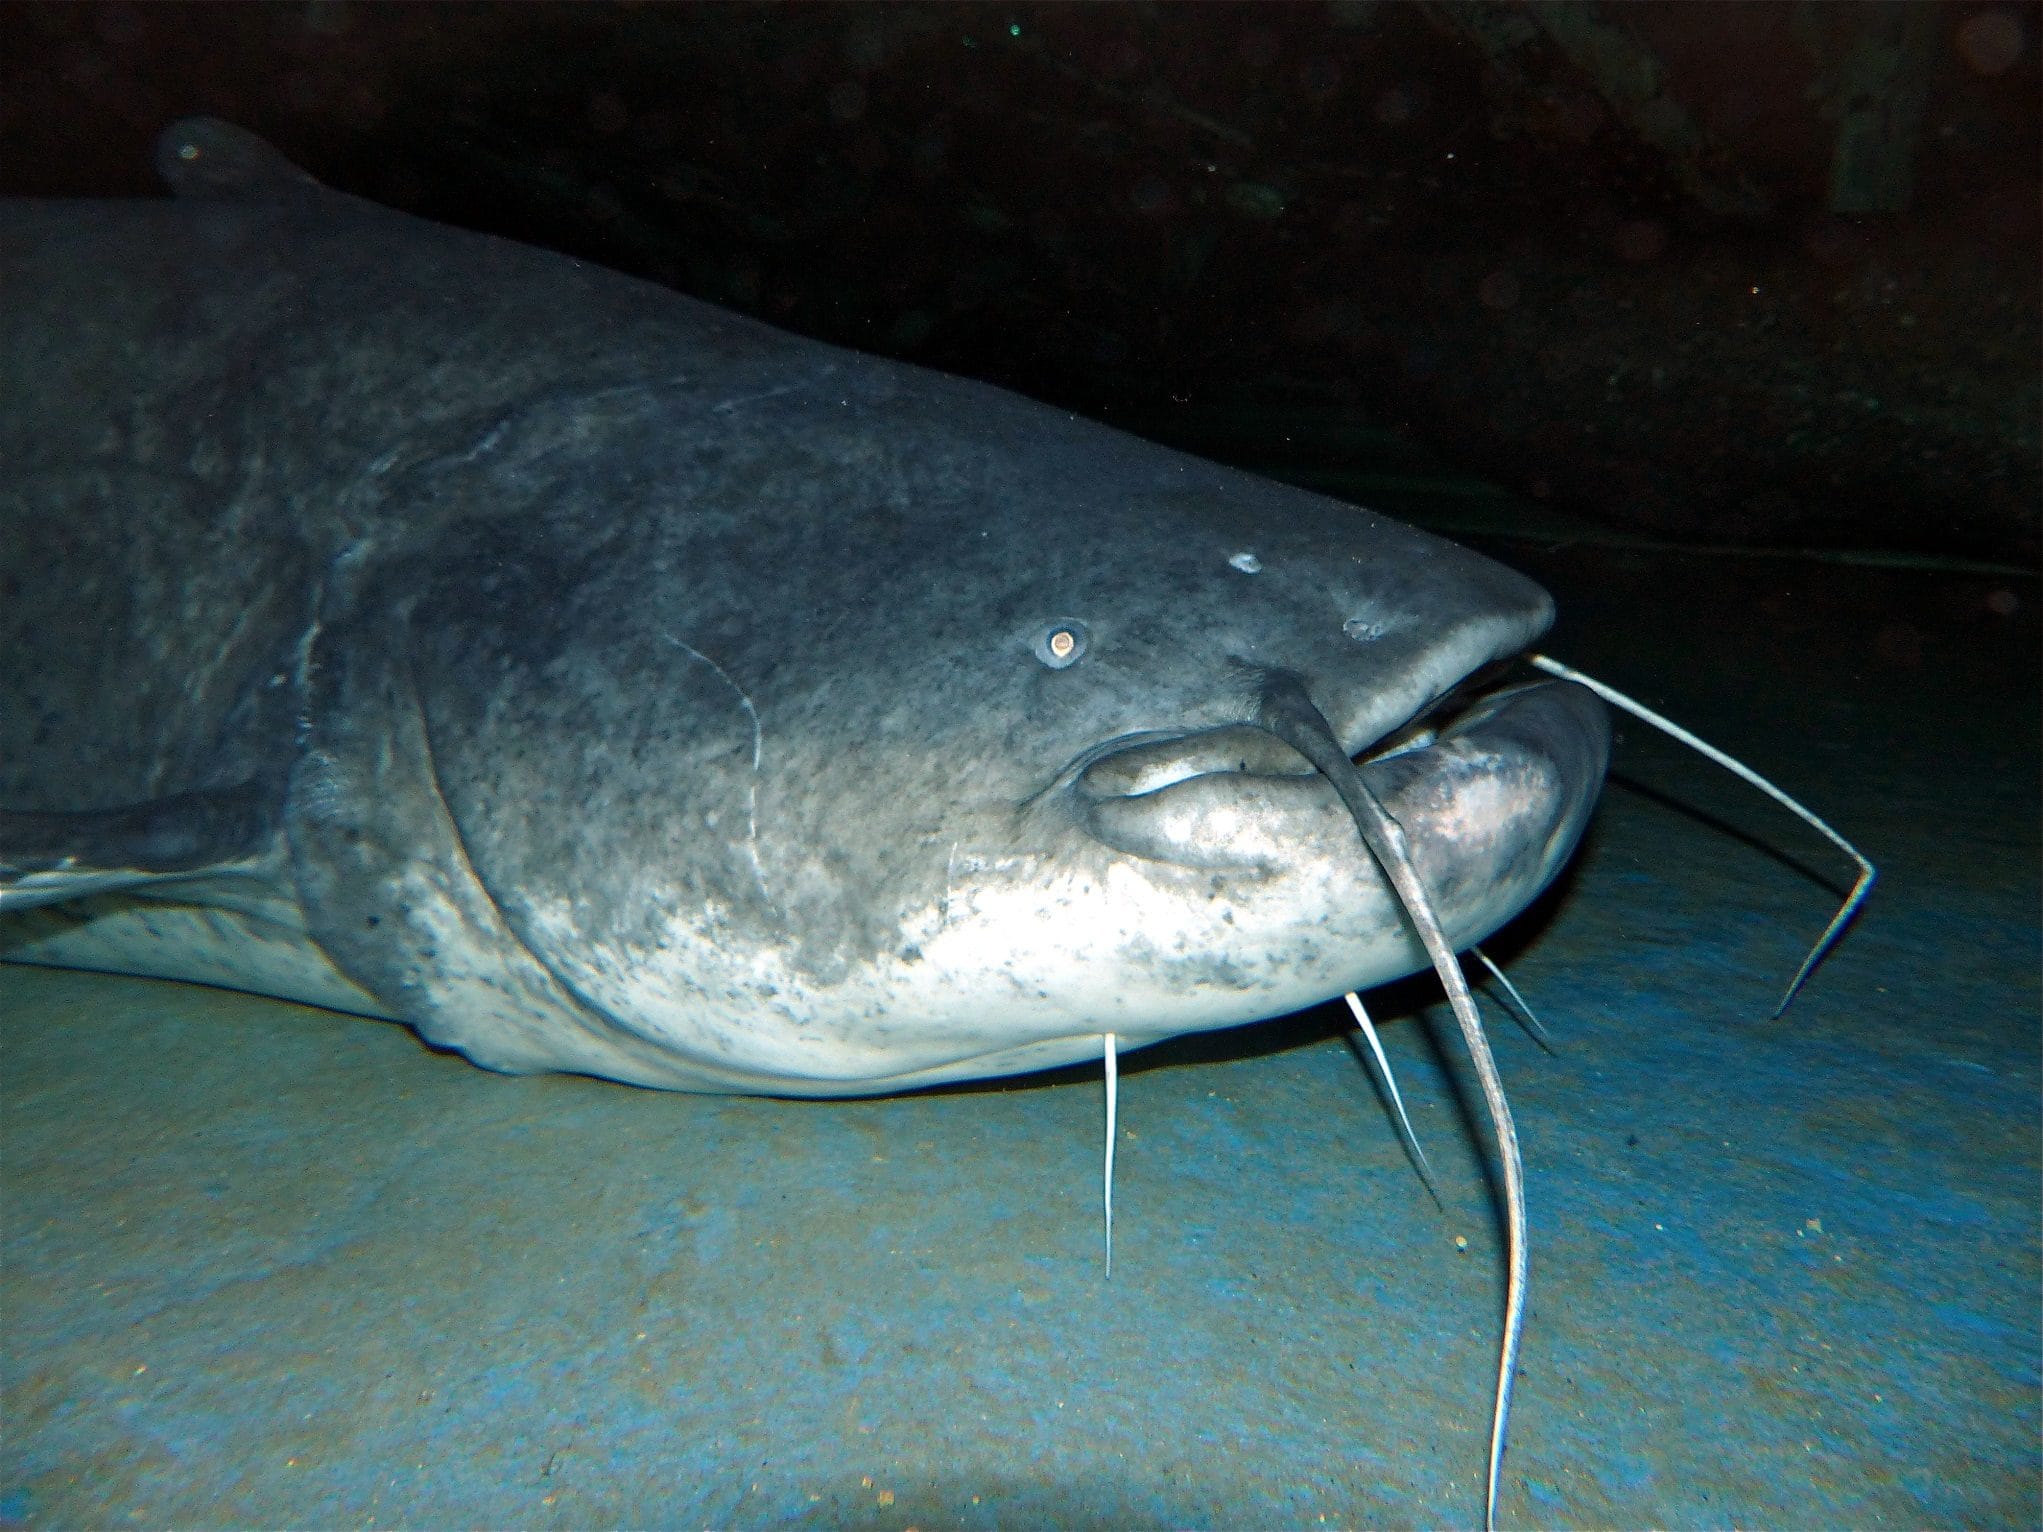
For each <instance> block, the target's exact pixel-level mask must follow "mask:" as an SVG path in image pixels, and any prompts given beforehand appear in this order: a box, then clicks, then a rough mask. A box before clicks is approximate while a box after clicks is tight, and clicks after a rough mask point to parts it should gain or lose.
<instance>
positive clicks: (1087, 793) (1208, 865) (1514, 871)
mask: <svg viewBox="0 0 2043 1532" xmlns="http://www.w3.org/2000/svg"><path fill="white" fill-rule="evenodd" d="M1510 668H1511V665H1510V662H1509V661H1504V662H1499V663H1497V664H1494V665H1490V666H1486V667H1484V668H1483V669H1482V670H1479V671H1477V672H1475V673H1473V674H1472V675H1470V676H1469V677H1468V678H1466V679H1465V680H1464V681H1462V682H1461V683H1460V684H1459V685H1457V686H1455V687H1454V688H1453V689H1452V690H1450V691H1449V692H1447V693H1446V694H1444V695H1443V696H1441V697H1439V698H1438V699H1436V700H1435V701H1434V702H1433V703H1432V704H1431V705H1429V706H1428V707H1427V708H1426V709H1425V710H1424V711H1422V712H1421V713H1419V714H1418V715H1416V716H1415V717H1413V718H1411V719H1409V720H1408V721H1406V722H1405V723H1404V724H1402V725H1401V726H1399V727H1398V728H1396V729H1394V730H1392V731H1391V732H1390V733H1388V734H1385V735H1382V736H1380V737H1378V738H1375V739H1371V740H1364V741H1351V740H1341V741H1339V742H1338V743H1339V745H1340V748H1341V749H1342V750H1343V752H1344V753H1346V755H1347V756H1348V758H1349V760H1350V761H1351V762H1352V763H1353V764H1354V765H1355V767H1356V768H1357V769H1358V770H1359V772H1360V774H1361V776H1362V780H1363V781H1364V782H1365V783H1366V784H1367V786H1368V788H1369V790H1370V792H1372V793H1373V794H1374V795H1375V796H1376V797H1377V798H1378V799H1380V800H1381V801H1382V802H1383V804H1384V807H1385V808H1386V809H1388V810H1389V811H1390V812H1391V813H1392V814H1393V815H1394V816H1395V817H1396V818H1398V819H1399V820H1400V821H1401V822H1403V823H1404V824H1405V827H1406V829H1407V830H1408V831H1409V833H1410V835H1411V837H1412V840H1413V843H1414V849H1415V851H1416V852H1418V853H1419V856H1420V860H1421V861H1422V862H1428V861H1430V862H1433V863H1435V864H1437V865H1436V867H1435V869H1434V870H1435V873H1436V875H1437V876H1438V877H1439V878H1440V880H1441V881H1442V882H1443V883H1449V884H1462V883H1465V882H1467V881H1468V880H1470V879H1475V878H1484V877H1487V878H1488V879H1491V880H1495V879H1498V878H1506V877H1507V875H1509V878H1508V880H1510V881H1520V880H1522V878H1523V875H1524V874H1526V873H1528V872H1530V871H1531V870H1532V869H1531V868H1530V867H1528V866H1527V865H1526V864H1527V863H1528V862H1532V863H1536V864H1537V865H1538V868H1539V873H1538V877H1539V881H1540V882H1541V883H1544V881H1545V878H1546V877H1547V876H1550V875H1551V874H1552V872H1553V871H1555V870H1557V869H1558V867H1559V864H1560V862H1561V861H1563V860H1565V858H1566V855H1567V853H1568V852H1569V851H1571V850H1572V849H1573V846H1574V843H1575V840H1576V838H1577V837H1578V836H1579V833H1580V831H1581V828H1582V826H1583V824H1584V823H1585V822H1586V821H1587V818H1588V813H1589V810H1590V808H1591V807H1593V805H1594V802H1595V798H1596V793H1597V790H1598V788H1599V787H1600V786H1601V783H1602V779H1603V770H1604V765H1605V761H1606V757H1607V754H1608V749H1609V725H1608V723H1607V721H1606V718H1605V715H1604V712H1603V707H1602V704H1601V703H1599V702H1598V701H1597V700H1596V699H1595V698H1594V697H1593V696H1591V695H1590V694H1589V693H1588V692H1587V691H1585V690H1584V689H1582V688H1581V687H1578V686H1575V685H1572V684H1571V683H1568V682H1556V681H1533V682H1529V683H1518V684H1509V683H1508V682H1507V681H1506V679H1505V678H1506V677H1507V676H1508V672H1509V670H1510ZM1070 783H1071V790H1072V792H1073V794H1074V796H1075V798H1076V800H1077V802H1078V804H1079V805H1080V814H1081V818H1082V821H1083V823H1084V825H1085V828H1086V829H1087V831H1088V832H1089V833H1090V834H1091V835H1092V836H1093V837H1094V838H1095V839H1096V840H1098V841H1100V842H1101V843H1102V844H1104V845H1106V846H1109V847H1111V848H1113V849H1115V850H1117V851H1123V852H1128V853H1131V854H1133V855H1136V856H1140V857H1143V858H1146V859H1149V860H1152V861H1158V862H1165V863H1173V864H1176V865H1179V866H1184V867H1191V868H1201V869H1209V870H1216V871H1217V870H1224V869H1225V870H1239V871H1243V872H1256V871H1261V872H1267V873H1274V872H1278V871H1281V870H1284V869H1285V868H1288V867H1294V866H1299V865H1302V864H1304V863H1307V862H1310V861H1313V860H1315V859H1316V857H1315V853H1316V852H1331V853H1333V854H1337V855H1341V856H1344V857H1347V858H1350V859H1352V858H1354V857H1356V856H1365V858H1366V854H1365V853H1363V852H1362V850H1361V847H1359V846H1357V845H1356V844H1355V841H1354V836H1355V829H1354V827H1353V824H1352V823H1351V821H1350V818H1349V814H1348V812H1347V810H1346V809H1344V808H1342V807H1341V805H1340V804H1339V802H1338V801H1337V799H1336V797H1335V794H1334V791H1333V790H1332V788H1331V787H1330V785H1329V782H1328V779H1327V777H1326V776H1325V774H1324V773H1322V772H1321V771H1320V770H1318V769H1317V768H1316V767H1315V766H1314V765H1313V764H1312V762H1311V761H1309V760H1307V759H1306V758H1305V756H1304V755H1302V754H1301V753H1300V752H1299V751H1298V750H1297V749H1295V748H1294V747H1293V746H1292V745H1290V744H1288V743H1286V742H1285V741H1284V740H1283V739H1280V738H1279V737H1278V736H1277V735H1276V734H1275V733H1273V732H1271V730H1270V729H1268V728H1266V727H1264V726H1263V725H1261V724H1250V723H1241V724H1226V725H1222V726H1220V727H1217V728H1211V729H1203V730H1197V731H1193V732H1190V733H1186V734H1181V735H1162V736H1159V735H1146V736H1140V737H1137V738H1135V739H1133V740H1130V741H1128V742H1126V743H1109V744H1108V745H1106V746H1104V747H1102V748H1101V749H1099V750H1096V751H1095V752H1093V753H1092V754H1091V756H1090V758H1089V759H1087V760H1086V761H1084V762H1083V763H1082V764H1080V765H1079V766H1078V767H1077V769H1076V771H1075V773H1074V774H1073V775H1072V776H1071V778H1070ZM1534 891H1536V890H1534ZM1443 892H1444V889H1443ZM1527 897H1530V895H1529V894H1528V895H1527Z"/></svg>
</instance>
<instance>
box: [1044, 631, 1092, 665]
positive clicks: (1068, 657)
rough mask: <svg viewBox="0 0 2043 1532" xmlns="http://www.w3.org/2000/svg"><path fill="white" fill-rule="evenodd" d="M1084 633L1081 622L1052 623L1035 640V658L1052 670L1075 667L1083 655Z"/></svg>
mask: <svg viewBox="0 0 2043 1532" xmlns="http://www.w3.org/2000/svg"><path fill="white" fill-rule="evenodd" d="M1085 641H1086V631H1085V624H1084V623H1082V622H1053V623H1051V624H1050V626H1049V627H1047V628H1045V629H1043V631H1042V633H1041V635H1040V636H1039V637H1038V638H1037V639H1036V658H1037V659H1039V660H1041V661H1042V662H1043V663H1044V664H1045V665H1048V666H1049V667H1050V668H1051V669H1052V670H1063V669H1064V668H1065V667H1066V666H1069V665H1075V664H1077V663H1078V661H1079V657H1080V656H1082V655H1083V654H1084V653H1085Z"/></svg>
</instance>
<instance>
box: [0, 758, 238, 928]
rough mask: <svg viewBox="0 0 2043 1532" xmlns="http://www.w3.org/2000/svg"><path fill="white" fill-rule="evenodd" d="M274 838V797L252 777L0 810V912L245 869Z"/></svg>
mask: <svg viewBox="0 0 2043 1532" xmlns="http://www.w3.org/2000/svg"><path fill="white" fill-rule="evenodd" d="M274 841H275V795H274V793H273V792H272V791H271V790H270V789H268V788H266V787H265V786H263V785H262V784H260V783H257V782H244V783H242V784H241V785H240V786H239V787H230V788H222V789H218V790H213V791H205V792H190V793H176V794H173V795H172V796H170V797H167V798H154V799H151V800H149V801H148V802H146V803H134V804H129V805H126V806H124V807H122V808H114V809H91V810H86V811H84V812H80V813H70V814H52V813H35V812H18V811H10V810H0V910H18V909H28V908H30V907H32V906H34V905H39V904H55V903H58V902H59V901H62V900H66V899H76V898H79V897H81V896H83V895H86V894H97V893H105V892H108V891H110V890H116V889H125V888H135V887H138V886H141V885H143V884H149V883H159V882H170V881H177V880H181V879H189V878H195V877H203V876H206V875H209V874H215V873H219V872H224V871H231V870H234V869H235V868H237V867H247V866H250V865H252V864H254V863H255V862H257V861H259V860H260V859H261V858H262V857H263V856H264V854H265V853H266V852H267V851H268V850H269V848H270V847H271V846H272V844H273V843H274Z"/></svg>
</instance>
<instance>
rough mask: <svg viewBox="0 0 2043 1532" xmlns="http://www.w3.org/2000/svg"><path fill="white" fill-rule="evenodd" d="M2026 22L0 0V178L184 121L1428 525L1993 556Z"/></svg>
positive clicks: (2035, 110)
mask: <svg viewBox="0 0 2043 1532" xmlns="http://www.w3.org/2000/svg"><path fill="white" fill-rule="evenodd" d="M2039 33H2043V10H2039V9H2038V8H2036V7H2033V6H2020V5H1971V4H1949V5H1943V4H1923V5H1887V4H1856V5H1833V4H1806V3H1761V4H1748V5H1738V6H1725V5H1717V4H1687V3H1662V4H1654V5H1596V4H1587V3H1572V0H1571V3H1559V4H1549V5H1544V6H1538V7H1525V6H1518V5H1513V4H1454V5H1450V4H1420V3H1411V4H1372V3H1343V0H1336V3H1331V4H1327V3H1316V4H1285V3H1269V4H1254V5H1154V4H1107V5H1085V6H1080V5H962V6H961V5H939V4H906V5H735V4H734V5H626V6H594V5H591V6H554V5H531V6H485V7H466V6H411V5H405V6H373V5H357V4H340V3H311V4H292V5H274V6H248V5H217V6H199V7H187V6H180V5H105V6H87V5H28V6H20V5H14V6H0V193H17V194H18V193H27V194H32V195H62V196H77V195H95V196H97V195H145V194H149V193H151V192H152V191H153V190H155V187H154V184H153V178H152V176H151V173H150V170H149V146H150V142H151V139H152V138H153V136H154V135H155V133H156V132H157V130H159V129H160V128H161V127H162V126H163V125H164V124H165V123H167V122H169V121H170V120H172V119H174V118H176V117H178V116H180V115H183V114H185V113H190V112H200V111H203V112H210V113H214V114H217V115H220V116H223V117H226V118H229V119H231V120H233V121H235V122H238V123H240V124H242V125H244V126H247V127H249V128H252V129H254V130H255V131H257V132H259V133H261V134H263V135H265V136H266V137H268V138H270V139H271V140H272V141H273V142H275V143H276V144H277V145H278V146H279V147H280V148H281V149H282V150H283V151H284V152H285V153H286V154H287V155H289V156H290V157H291V158H293V159H294V160H295V161H297V162H298V163H299V164H301V165H303V166H305V167H306V168H307V169H309V170H311V171H312V172H313V173H314V174H315V175H317V176H319V177H320V178H321V179H323V180H325V181H328V182H329V183H331V184H333V185H336V186H339V187H342V188H345V189H347V190H350V191H354V192H358V193H360V194H362V195H364V196H366V197H370V198H372V199H374V200H376V201H379V202H384V203H388V204H393V205H396V206H399V207H403V208H406V209H409V210H412V211H414V212H417V213H420V214H422V215H425V216H428V217H432V218H436V219H441V220H445V221H451V222H455V223H461V224H466V225H470V226H473V227H477V228H484V229H489V230H492V231H496V232H501V233H506V234H511V235H514V236H516V237H519V238H522V239H527V240H530V241H534V242H537V243H540V244H545V245H549V246H553V247H556V248H560V249H563V250H567V251H570V252H573V253H576V254H579V255H584V256H587V257H589V258H591V259H594V260H597V261H600V262H603V263H605V264H608V265H612V266H616V267H620V268H622V269H625V270H628V271H632V272H635V273H639V274H642V275H645V276H648V277H651V278H653V279H654V280H656V281H660V282H664V283H667V284H670V285H672V286H675V287H678V288H681V289H683V290H685V291H688V292H691V293H694V294H697V295H699V296H701V297H704V298H708V299H710V300H712V301H715V302H718V303H722V304H727V305H730V306H733V307H737V308H741V309H745V310H748V311H750V312H752V313H755V314H758V315H760V316H762V317H764V318H766V319H769V320H771V321H773V322H775V323H777V324H781V325H784V326H787V327H789V328H792V329H796V330H800V331H803V332H806V333H809V334H812V335H817V336H820V337H823V338H825V339H829V340H833V341H838V342H842V343H845V344H849V345H853V346H857V347H860V348H864V349H868V350H875V351H882V352H886V353H889V354H893V355H897V356H902V357H907V358H911V359H913V360H915V361H918V362H923V363H926V364H929V365H932V366H936V367H940V368H945V369H948V370H952V371H956V372H961V373H967V374H971V375H973V376H977V377H982V378H986V379H990V380H992V381H995V382H999V383H1002V384H1005V385H1007V386H1010V387H1014V388H1017V389H1020V390H1022V391H1024V392H1026V393H1029V394H1032V395H1035V396H1037V397H1040V398H1043V399H1046V400H1051V401H1055V402H1058V403H1062V404H1068V405H1069V406H1071V407H1073V408H1075V409H1078V410H1080V411H1083V412H1085V413H1088V414H1092V415H1095V416H1099V417H1103V418H1105V419H1108V420H1110V421H1113V422H1115V423H1117V424H1120V425H1123V426H1126V427H1128V428H1130V429H1132V430H1136V431H1139V432H1142V433H1144V434H1148V435H1151V436H1155V437H1158V438H1161V439H1164V440H1168V441H1170V442H1172V443H1174V444H1178V445H1183V446H1186V447H1188V448H1190V449H1192V450H1194V451H1198V452H1202V453H1204V454H1206V455H1209V456H1219V457H1226V458H1229V459H1231V460H1233V461H1236V462H1240V463H1244V464H1246V465H1248V466H1252V467H1256V468H1260V469H1263V470H1265V471H1268V472H1271V473H1274V474H1276V475H1278V476H1281V477H1287V478H1291V479H1293V480H1296V481H1298V482H1302V483H1306V484H1309V485H1312V486H1314V487H1318V488H1323V489H1327V490H1330V491H1332V492H1334V493H1339V494H1344V495H1346V496H1348V497H1350V498H1357V499H1365V500H1368V501H1370V502H1371V503H1374V504H1376V505H1378V506H1381V507H1383V508H1386V509H1390V510H1392V511H1394V512H1397V513H1400V514H1403V515H1406V516H1409V517H1412V518H1413V519H1417V520H1422V521H1426V522H1429V523H1431V524H1433V525H1436V526H1442V527H1445V528H1447V529H1449V530H1453V531H1460V532H1465V533H1478V534H1480V533H1485V532H1487V533H1491V534H1502V535H1505V536H1515V537H1530V538H1538V539H1541V540H1544V541H1549V542H1553V541H1563V540H1570V539H1590V540H1598V541H1613V540H1617V541H1634V542H1636V541H1649V542H1673V543H1681V544H1692V545H1694V544H1699V545H1704V546H1725V545H1737V546H1744V547H1767V548H1778V549H1789V548H1818V549H1824V550H1829V551H1831V552H1832V553H1837V552H1845V553H1849V554H1851V555H1856V556H1862V557H1863V556H1874V557H1881V558H1893V557H1900V558H1902V559H1906V560H1915V561H1935V562H1941V563H1953V562H1956V563H1960V564H1964V563H1982V562H1983V563H1986V564H1990V565H1997V566H2002V567H2003V568H2007V570H2008V572H2009V573H2019V572H2021V571H2022V570H2026V569H2032V568H2033V566H2034V564H2035V562H2036V560H2037V557H2038V550H2039V541H2038V526H2039V501H2043V487H2039V483H2043V480H2039V440H2038V439H2039V413H2043V390H2039V348H2043V340H2039V309H2043V299H2039V286H2038V284H2039V277H2038V269H2039V250H2043V236H2039V208H2043V202H2039V196H2043V175H2039V150H2038V145H2039V134H2043V112H2039V102H2043V76H2039V68H2038V47H2037V42H2038V36H2039ZM1443 463H1445V464H1451V465H1452V468H1453V469H1454V470H1455V471H1456V472H1454V473H1452V474H1449V473H1443V472H1442V471H1441V465H1442V464H1443ZM2010 566H2015V567H2010Z"/></svg>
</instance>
